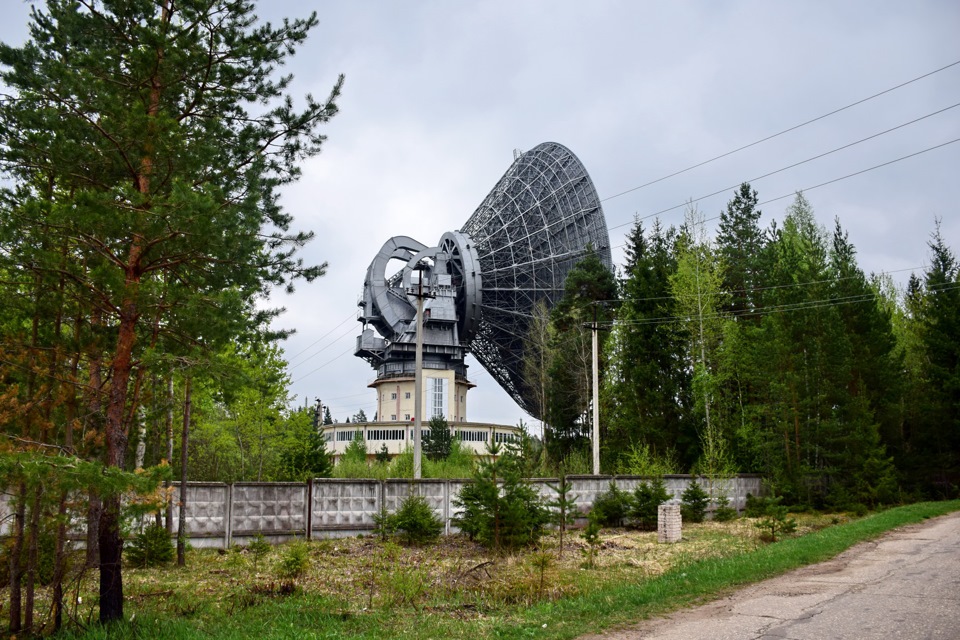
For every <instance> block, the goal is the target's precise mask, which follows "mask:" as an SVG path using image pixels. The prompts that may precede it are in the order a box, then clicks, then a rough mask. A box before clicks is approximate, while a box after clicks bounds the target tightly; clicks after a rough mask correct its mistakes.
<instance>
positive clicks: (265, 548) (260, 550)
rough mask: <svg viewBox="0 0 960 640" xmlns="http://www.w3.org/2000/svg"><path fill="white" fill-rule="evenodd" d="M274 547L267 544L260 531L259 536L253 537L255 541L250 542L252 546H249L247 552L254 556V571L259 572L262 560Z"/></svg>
mask: <svg viewBox="0 0 960 640" xmlns="http://www.w3.org/2000/svg"><path fill="white" fill-rule="evenodd" d="M272 548H273V547H271V546H270V543H269V542H267V539H266V538H264V537H263V534H262V533H260V532H259V531H258V532H257V535H255V536H254V537H253V540H251V541H250V544H248V545H247V551H249V552H250V553H251V554H252V555H253V569H254V571H256V570H257V567H258V566H259V565H260V560H261V559H262V558H263V557H264V556H265V555H267V554H268V553H270V549H272Z"/></svg>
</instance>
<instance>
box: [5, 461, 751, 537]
mask: <svg viewBox="0 0 960 640" xmlns="http://www.w3.org/2000/svg"><path fill="white" fill-rule="evenodd" d="M663 479H664V483H665V484H666V487H667V491H668V492H669V493H670V494H671V495H672V496H673V498H674V499H675V500H679V499H680V496H681V494H683V492H684V490H685V489H686V488H687V487H688V486H689V485H690V483H691V482H692V481H693V480H694V479H697V480H698V481H699V482H700V484H701V486H703V487H704V488H706V489H708V490H709V488H710V487H709V483H708V482H707V480H706V479H705V478H695V477H694V476H688V475H672V476H664V478H663ZM567 480H568V481H569V483H570V485H571V489H570V493H569V494H568V495H570V496H575V500H576V505H577V509H578V510H579V511H580V513H581V514H583V515H584V516H585V515H586V514H587V513H588V512H589V511H590V508H591V506H592V505H593V501H594V500H595V499H596V497H597V496H598V495H599V494H601V493H603V492H605V491H607V490H608V489H609V487H610V484H611V483H613V484H614V485H616V486H617V487H618V488H619V489H621V490H623V491H629V492H632V491H633V490H634V489H636V487H637V485H639V484H640V483H641V482H644V481H646V480H649V479H648V478H641V477H637V476H587V475H584V476H567ZM469 482H470V480H434V479H426V480H416V481H414V480H385V481H380V480H340V479H328V478H322V479H316V480H313V481H312V482H307V483H298V482H237V483H234V484H223V483H219V482H189V483H187V505H186V531H187V536H188V538H189V539H190V543H191V544H192V545H193V546H194V547H213V548H226V547H229V546H231V545H233V544H241V545H242V544H246V543H248V542H249V541H250V540H252V539H253V537H254V536H256V535H257V534H261V535H263V536H264V537H265V538H267V539H268V540H270V541H271V542H283V541H286V540H291V539H294V538H301V539H302V538H307V539H311V538H337V537H347V536H356V535H361V534H369V533H371V532H372V531H373V529H374V526H375V522H374V516H376V515H377V514H379V513H381V510H385V511H387V512H393V511H396V510H397V509H398V508H399V507H400V505H401V503H402V502H403V500H404V499H405V498H406V497H407V496H409V495H410V494H411V493H417V494H419V495H421V496H423V497H424V498H425V499H426V500H427V503H428V504H429V505H430V507H431V508H432V509H433V510H434V513H436V514H437V516H438V517H439V518H440V519H441V521H442V522H443V523H444V533H446V534H450V533H455V532H456V531H457V529H456V527H455V526H453V525H452V523H451V519H452V518H454V517H455V516H456V515H457V509H456V507H455V506H454V504H453V503H454V500H455V499H456V498H457V496H458V495H459V493H460V490H461V489H462V488H463V487H464V485H466V484H468V483H469ZM530 482H531V483H532V484H533V486H534V487H535V488H536V489H537V491H539V492H540V495H541V496H543V497H544V498H545V499H547V500H552V499H555V497H556V493H555V492H554V491H553V490H552V489H551V488H550V486H549V485H551V484H552V485H556V483H557V482H558V481H557V479H555V478H536V479H533V480H531V481H530ZM173 488H174V491H173V494H172V495H173V497H172V500H173V501H174V509H173V522H172V523H171V524H172V531H174V532H175V531H177V527H178V526H179V522H178V518H179V509H178V508H177V507H176V504H177V501H178V500H179V495H180V491H179V485H178V483H173ZM713 491H714V494H715V495H720V494H721V493H722V494H723V495H726V496H727V497H728V498H729V499H730V506H731V507H734V508H736V509H738V510H740V511H742V510H743V509H744V507H745V505H746V496H747V494H748V493H749V494H753V495H759V494H760V491H761V484H760V476H758V475H741V476H737V477H734V478H730V479H727V480H723V481H721V482H718V483H716V485H715V486H714V487H713ZM11 511H12V510H11V508H10V503H9V496H8V495H7V494H0V536H2V535H9V534H10V532H11V530H12V527H11V525H12V520H13V519H12V517H10V516H11ZM84 522H85V512H84V513H79V512H78V513H73V514H72V523H73V525H72V526H71V537H72V538H74V539H76V540H82V539H83V538H84V534H85V532H84V529H83V523H84Z"/></svg>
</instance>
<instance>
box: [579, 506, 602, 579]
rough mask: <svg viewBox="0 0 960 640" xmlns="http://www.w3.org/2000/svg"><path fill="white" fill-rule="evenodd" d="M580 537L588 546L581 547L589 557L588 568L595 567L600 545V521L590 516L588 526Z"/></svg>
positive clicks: (586, 556) (585, 555)
mask: <svg viewBox="0 0 960 640" xmlns="http://www.w3.org/2000/svg"><path fill="white" fill-rule="evenodd" d="M580 537H581V538H583V539H584V540H585V541H586V543H587V546H586V548H585V549H581V551H582V552H583V555H584V557H585V558H586V559H587V562H586V565H587V568H588V569H593V568H594V560H595V558H596V557H597V549H598V548H599V547H600V523H599V522H597V521H596V520H594V519H593V518H589V519H588V520H587V526H586V527H585V528H584V530H583V532H582V533H581V534H580Z"/></svg>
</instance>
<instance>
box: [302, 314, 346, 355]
mask: <svg viewBox="0 0 960 640" xmlns="http://www.w3.org/2000/svg"><path fill="white" fill-rule="evenodd" d="M355 317H356V316H355V314H354V313H350V315H348V316H347V317H346V318H344V319H343V320H342V321H341V322H340V324H338V325H337V326H335V327H334V328H333V329H330V331H327V332H326V333H325V334H323V335H322V336H320V337H319V338H317V339H316V340H314V341H313V342H311V343H310V344H309V345H307V346H306V347H304V348H303V349H301V350H300V351H298V352H296V353H295V354H293V355H292V356H290V360H288V361H287V364H290V363H291V362H293V361H294V360H296V359H297V358H298V357H299V356H300V354H302V353H303V352H305V351H307V350H308V349H310V348H312V347H313V345H315V344H317V343H318V342H320V341H321V340H323V339H324V338H326V337H327V336H328V335H330V334H331V333H333V332H334V331H336V330H337V329H339V328H340V327H342V326H343V325H344V324H345V323H346V322H347V321H348V320H353V319H354V318H355Z"/></svg>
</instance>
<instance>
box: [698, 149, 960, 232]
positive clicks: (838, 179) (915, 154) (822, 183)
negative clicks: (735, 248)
mask: <svg viewBox="0 0 960 640" xmlns="http://www.w3.org/2000/svg"><path fill="white" fill-rule="evenodd" d="M955 142H960V138H954V139H953V140H949V141H947V142H944V143H942V144H938V145H935V146H932V147H927V148H926V149H923V150H921V151H917V152H916V153H911V154H909V155H906V156H902V157H900V158H897V159H896V160H890V161H889V162H884V163H882V164H878V165H874V166H872V167H870V168H869V169H863V170H861V171H856V172H854V173H848V174H847V175H845V176H841V177H839V178H834V179H833V180H827V181H826V182H821V183H820V184H816V185H813V186H812V187H806V188H804V189H801V191H803V192H807V191H813V190H814V189H819V188H820V187H825V186H827V185H828V184H833V183H834V182H840V181H841V180H846V179H847V178H853V177H855V176H859V175H860V174H862V173H867V172H868V171H873V170H874V169H880V168H881V167H885V166H887V165H890V164H894V163H895V162H900V161H901V160H907V159H909V158H912V157H914V156H919V155H921V154H923V153H927V152H928V151H933V150H935V149H939V148H940V147H945V146H947V145H948V144H953V143H955ZM796 194H797V192H796V191H794V192H793V193H788V194H786V195H782V196H779V197H776V198H771V199H769V200H764V201H763V202H758V203H757V206H758V207H759V206H761V205H764V204H769V203H771V202H776V201H777V200H783V199H784V198H790V197H792V196H795V195H796ZM714 219H715V218H711V220H714Z"/></svg>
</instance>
